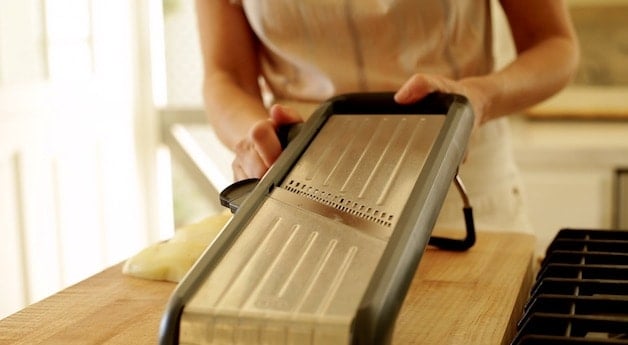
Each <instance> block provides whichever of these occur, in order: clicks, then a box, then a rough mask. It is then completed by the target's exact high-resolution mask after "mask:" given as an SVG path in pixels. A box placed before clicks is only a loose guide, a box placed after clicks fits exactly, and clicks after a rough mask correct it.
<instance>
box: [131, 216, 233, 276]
mask: <svg viewBox="0 0 628 345" xmlns="http://www.w3.org/2000/svg"><path fill="white" fill-rule="evenodd" d="M230 218H231V214H230V213H229V212H228V211H226V212H224V213H221V214H217V215H213V216H209V217H206V218H204V219H202V220H201V221H199V222H196V223H193V224H190V225H186V226H183V227H181V228H179V229H177V230H176V231H175V233H174V236H173V237H172V238H171V239H170V240H168V241H165V242H160V243H155V244H153V245H151V246H149V247H147V248H145V249H143V250H141V251H140V252H139V253H137V254H135V255H134V256H132V257H131V258H129V259H128V260H127V261H126V262H125V263H124V266H123V268H122V273H124V274H126V275H130V276H134V277H137V278H143V279H151V280H167V281H172V282H179V281H181V279H182V278H183V276H185V274H186V273H187V272H188V271H189V270H190V268H191V267H192V265H193V264H194V263H195V262H196V260H197V259H198V258H199V257H200V255H201V254H202V253H203V251H204V250H205V248H207V246H208V245H209V244H210V243H211V242H212V241H213V240H214V238H215V237H216V236H217V235H218V233H219V232H220V230H222V228H223V227H224V225H225V224H226V223H227V221H228V220H229V219H230Z"/></svg>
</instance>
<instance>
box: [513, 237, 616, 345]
mask: <svg viewBox="0 0 628 345" xmlns="http://www.w3.org/2000/svg"><path fill="white" fill-rule="evenodd" d="M517 329H518V331H517V335H516V336H515V338H514V340H513V341H512V343H511V345H550V344H551V345H563V344H565V345H566V344H587V345H603V344H628V231H621V230H589V229H563V230H560V231H559V232H558V234H557V235H556V237H555V238H554V240H553V241H552V243H551V244H550V246H549V247H548V249H547V252H546V256H545V259H544V260H543V262H542V263H541V269H540V271H539V273H538V276H537V280H536V283H535V284H534V286H533V288H532V291H531V294H530V299H529V300H528V302H527V304H526V306H525V307H524V311H523V316H522V318H521V320H520V321H519V323H518V325H517Z"/></svg>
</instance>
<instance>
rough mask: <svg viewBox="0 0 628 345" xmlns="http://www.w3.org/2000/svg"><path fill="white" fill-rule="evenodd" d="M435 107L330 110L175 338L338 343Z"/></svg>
mask: <svg viewBox="0 0 628 345" xmlns="http://www.w3.org/2000/svg"><path fill="white" fill-rule="evenodd" d="M443 122H444V116H434V115H412V116H405V115H404V116H402V115H334V116H331V117H330V118H329V119H328V121H327V122H326V123H325V125H324V126H323V128H322V129H321V131H320V132H319V133H318V134H317V136H316V137H315V138H314V140H313V142H312V143H310V145H309V146H308V148H307V149H306V151H305V152H304V153H303V155H302V156H301V157H300V158H299V160H298V162H297V163H296V165H295V166H294V167H293V168H292V170H291V172H290V173H289V174H288V175H287V176H286V178H285V179H284V181H283V182H282V183H281V184H280V186H278V187H276V188H275V189H274V190H273V191H272V192H271V193H270V194H269V195H268V197H267V198H266V199H265V201H264V202H263V204H262V205H261V207H260V209H259V210H258V211H257V212H256V213H255V215H254V216H253V217H252V218H251V219H250V221H249V222H248V224H247V225H246V227H245V228H244V230H243V231H242V232H241V235H240V236H239V237H238V239H237V241H235V242H234V243H233V245H232V246H231V247H230V248H229V250H228V252H227V253H226V255H225V256H224V257H223V258H222V260H221V261H220V263H219V264H218V265H217V266H216V267H215V268H214V269H213V271H212V272H211V274H210V275H209V276H208V277H207V278H206V279H205V281H203V282H202V285H201V286H200V288H199V289H198V290H197V291H196V293H195V295H194V296H193V297H192V298H191V300H190V302H189V303H188V304H187V305H186V307H185V310H184V312H183V315H182V317H181V325H180V342H181V343H182V344H347V343H348V342H349V341H350V339H351V325H352V322H353V320H354V317H355V314H356V312H357V308H358V306H359V303H360V300H361V298H362V296H363V295H364V292H365V291H366V288H367V287H368V284H369V282H370V278H371V277H372V275H373V272H374V270H375V268H376V266H377V264H378V262H379V260H380V258H381V255H382V253H383V251H384V249H385V248H386V243H387V240H388V238H389V236H390V234H391V232H392V231H393V229H394V226H395V224H396V217H397V215H398V212H400V211H401V210H402V209H403V207H404V205H405V203H406V201H407V200H408V197H409V195H410V192H411V190H412V188H413V186H414V184H415V183H416V181H417V179H418V177H419V175H420V174H421V171H422V169H423V166H424V164H425V160H426V158H427V156H428V154H429V152H430V150H431V148H432V146H433V144H434V142H435V140H436V137H437V136H438V133H439V132H440V129H441V127H442V125H443Z"/></svg>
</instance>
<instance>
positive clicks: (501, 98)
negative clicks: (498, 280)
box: [196, 0, 578, 232]
mask: <svg viewBox="0 0 628 345" xmlns="http://www.w3.org/2000/svg"><path fill="white" fill-rule="evenodd" d="M491 1H498V3H491ZM496 4H498V5H500V6H501V10H503V13H504V14H505V17H506V19H507V22H508V24H509V29H510V33H511V37H512V42H513V43H514V47H515V49H516V56H515V57H514V58H513V59H512V61H511V62H510V63H509V64H507V65H505V66H504V67H502V68H499V69H496V68H495V66H494V65H495V61H494V57H493V54H492V49H493V48H492V47H493V20H492V15H493V14H494V12H495V11H494V10H495V7H494V6H495V5H496ZM196 6H197V20H198V28H199V36H200V45H201V51H202V55H203V65H204V78H203V98H204V102H205V109H206V113H207V115H208V118H209V121H210V123H211V124H212V125H213V127H214V129H215V131H216V133H217V135H218V137H219V139H220V140H221V141H222V142H224V144H225V145H226V146H227V147H229V148H230V149H232V150H233V151H234V152H235V157H236V158H235V159H234V161H233V165H232V167H233V172H234V178H235V179H236V180H239V179H244V178H248V177H261V176H262V175H263V174H264V173H265V172H266V171H267V169H268V168H269V167H270V166H271V165H272V164H273V162H274V161H275V160H276V159H277V157H278V156H279V154H280V153H281V146H280V144H279V141H278V138H277V135H276V134H275V133H276V129H277V127H278V126H280V125H283V124H290V123H295V122H299V121H303V119H305V118H306V117H307V116H308V115H309V114H311V113H312V111H313V110H314V109H315V108H316V106H317V105H318V104H319V103H320V102H321V101H324V100H325V99H328V98H330V97H332V96H334V95H338V94H342V93H347V92H370V91H395V92H396V93H395V96H394V97H395V100H396V101H397V102H398V103H402V104H403V103H411V102H415V101H418V100H420V99H421V98H423V97H424V96H425V95H427V94H428V93H431V92H434V91H440V92H451V93H457V94H461V95H464V96H466V97H467V98H468V100H469V101H470V103H471V106H472V108H473V111H474V114H475V120H474V129H473V135H472V138H471V139H470V142H469V149H468V154H467V157H466V159H465V162H464V163H463V164H462V165H461V167H460V175H461V177H462V180H463V181H464V183H465V185H466V188H467V191H468V194H469V196H470V200H471V202H472V204H473V207H474V212H475V218H476V227H477V228H478V229H486V230H513V231H528V232H529V231H531V229H530V225H529V222H528V219H527V215H526V212H525V206H524V202H523V199H524V197H523V194H522V192H523V188H522V182H521V178H520V176H519V172H518V169H517V166H516V164H515V161H514V158H513V154H512V149H511V146H510V139H509V129H508V122H507V121H506V120H507V118H506V117H507V115H509V114H514V113H517V112H518V111H521V110H523V109H525V108H527V107H530V106H532V105H534V104H536V103H538V102H540V101H542V100H544V99H546V98H548V97H550V96H551V95H553V94H554V93H556V92H558V91H559V90H560V89H561V88H563V87H565V86H566V85H567V84H568V83H569V81H570V80H571V79H572V78H573V75H574V74H575V71H576V67H577V64H578V44H577V39H576V36H575V33H574V29H573V26H572V23H571V21H570V18H569V14H568V9H567V5H566V4H565V1H564V0H553V1H546V0H528V1H520V0H477V1H451V0H422V1H417V0H360V1H357V0H355V1H352V0H342V1H341V0H337V1H332V0H300V1H294V0H197V3H196ZM459 199H460V198H459V196H458V195H456V192H455V190H453V188H452V190H451V191H450V193H449V195H448V196H447V199H446V201H445V205H444V206H443V208H442V210H441V214H440V216H439V221H438V222H439V224H440V225H441V226H443V227H447V228H459V227H461V226H464V225H463V224H464V223H463V219H462V214H461V208H462V203H461V201H460V200H459Z"/></svg>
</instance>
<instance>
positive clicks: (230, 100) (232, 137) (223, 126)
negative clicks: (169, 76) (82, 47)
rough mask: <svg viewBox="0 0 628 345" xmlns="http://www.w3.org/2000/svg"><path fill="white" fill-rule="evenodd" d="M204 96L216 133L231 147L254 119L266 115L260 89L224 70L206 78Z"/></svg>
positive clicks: (241, 136) (260, 118) (246, 132)
mask: <svg viewBox="0 0 628 345" xmlns="http://www.w3.org/2000/svg"><path fill="white" fill-rule="evenodd" d="M203 98H204V101H205V110H206V113H207V117H208V120H209V122H210V123H211V125H212V126H213V128H214V130H215V132H216V135H217V136H218V138H219V139H220V140H221V141H222V142H223V143H224V144H225V145H226V146H227V147H228V148H229V149H231V150H234V149H235V145H236V144H237V143H238V142H239V141H240V140H242V138H244V137H245V136H246V135H247V134H248V131H249V130H250V128H251V127H252V126H253V124H254V123H255V122H257V121H259V120H263V119H267V118H268V111H267V109H266V108H265V107H264V104H263V102H262V98H261V94H260V93H259V89H258V88H256V87H249V90H247V89H246V88H243V87H242V86H240V85H239V84H238V83H237V82H236V81H234V80H233V78H232V77H231V76H230V75H229V74H227V73H221V72H216V73H212V75H211V76H210V77H207V78H205V81H204V83H203Z"/></svg>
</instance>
